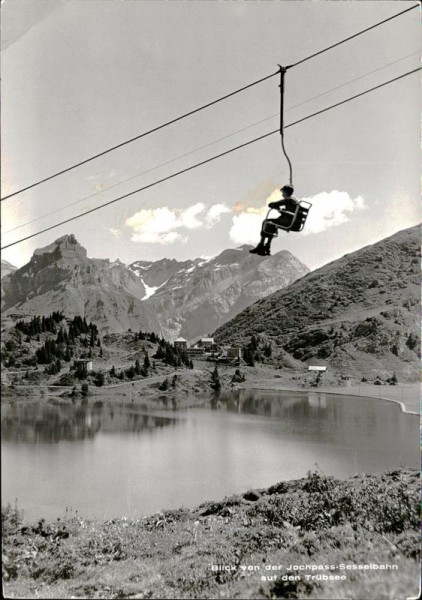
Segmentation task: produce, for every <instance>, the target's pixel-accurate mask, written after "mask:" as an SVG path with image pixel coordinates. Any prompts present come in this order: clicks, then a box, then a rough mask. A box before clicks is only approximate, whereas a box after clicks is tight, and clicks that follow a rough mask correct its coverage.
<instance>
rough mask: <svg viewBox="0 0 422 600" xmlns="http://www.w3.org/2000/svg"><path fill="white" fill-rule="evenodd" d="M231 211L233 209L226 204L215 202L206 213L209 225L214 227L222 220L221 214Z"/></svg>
mask: <svg viewBox="0 0 422 600" xmlns="http://www.w3.org/2000/svg"><path fill="white" fill-rule="evenodd" d="M229 212H231V209H230V208H229V207H228V206H226V205H225V204H213V205H212V206H211V208H209V209H208V212H207V214H206V215H205V222H206V224H207V227H212V226H213V225H215V223H218V222H219V221H220V220H221V215H224V214H225V213H229Z"/></svg>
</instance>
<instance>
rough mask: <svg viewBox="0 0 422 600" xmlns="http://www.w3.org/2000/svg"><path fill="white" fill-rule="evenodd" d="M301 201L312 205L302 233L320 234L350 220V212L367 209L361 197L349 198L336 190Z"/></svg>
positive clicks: (344, 193)
mask: <svg viewBox="0 0 422 600" xmlns="http://www.w3.org/2000/svg"><path fill="white" fill-rule="evenodd" d="M303 200H307V201H308V202H311V204H312V208H311V210H310V211H309V216H308V219H307V221H306V226H305V229H304V230H303V233H320V232H321V231H325V230H326V229H329V228H330V227H336V226H337V225H342V224H343V223H346V222H347V221H349V220H350V215H351V213H352V212H354V211H356V210H365V209H366V208H367V206H366V205H365V200H364V199H363V198H362V196H358V197H357V198H351V197H350V196H349V194H348V193H347V192H339V191H338V190H332V191H331V192H321V193H320V194H317V195H316V196H313V197H311V198H303Z"/></svg>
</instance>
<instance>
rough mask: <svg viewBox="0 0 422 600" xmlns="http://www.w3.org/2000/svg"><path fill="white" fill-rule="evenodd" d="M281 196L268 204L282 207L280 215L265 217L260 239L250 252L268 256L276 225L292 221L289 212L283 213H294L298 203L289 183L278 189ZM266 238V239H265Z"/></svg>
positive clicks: (271, 206)
mask: <svg viewBox="0 0 422 600" xmlns="http://www.w3.org/2000/svg"><path fill="white" fill-rule="evenodd" d="M280 191H281V193H282V195H283V198H282V200H279V201H278V202H270V204H269V205H268V207H269V208H277V209H282V210H281V211H280V216H279V217H278V218H277V219H266V220H265V221H264V223H266V225H265V230H266V231H264V223H263V224H262V225H263V227H262V229H261V241H260V242H259V244H258V246H257V247H256V248H254V249H253V250H249V252H250V253H251V254H259V256H270V255H271V242H272V240H273V238H274V237H275V236H276V234H277V227H276V225H279V226H280V225H281V227H289V226H290V225H291V223H292V216H291V215H289V214H283V212H284V211H286V212H290V213H294V212H295V211H296V207H297V205H298V201H297V200H296V199H295V198H293V197H292V194H293V191H294V190H293V187H292V186H291V185H285V186H283V187H282V188H281V189H280ZM265 240H267V241H265Z"/></svg>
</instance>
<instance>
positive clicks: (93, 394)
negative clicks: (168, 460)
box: [2, 378, 420, 416]
mask: <svg viewBox="0 0 422 600" xmlns="http://www.w3.org/2000/svg"><path fill="white" fill-rule="evenodd" d="M137 383H139V384H140V385H139V386H136V384H137ZM148 383H150V382H149V381H148V380H137V381H135V382H125V383H123V384H118V385H110V386H104V387H101V388H92V390H91V391H90V393H89V394H88V396H86V398H87V399H94V398H97V399H98V398H99V397H101V396H104V399H105V400H107V401H112V399H111V398H109V396H110V395H111V394H113V395H114V394H115V396H114V398H113V399H116V400H117V399H122V398H130V400H131V401H132V402H134V403H136V404H139V403H140V402H142V403H147V404H148V405H150V404H151V403H155V402H157V401H158V400H160V399H162V398H163V397H167V398H168V400H169V401H171V399H172V398H174V399H176V401H178V402H181V405H180V406H179V408H189V407H190V406H195V405H197V404H198V399H201V402H202V401H207V400H210V399H211V398H212V397H213V395H214V393H213V392H212V391H211V390H210V389H204V388H202V389H198V388H194V387H190V386H189V387H185V388H183V389H176V390H171V391H169V392H168V393H167V394H165V393H163V392H155V391H154V392H151V391H149V392H148V393H147V394H146V395H144V396H140V397H139V398H134V397H133V395H134V393H135V394H136V393H139V394H140V391H139V389H140V390H142V388H143V387H144V386H145V384H148ZM28 387H31V388H32V390H33V391H34V392H35V393H32V394H31V393H30V394H27V395H25V394H14V395H2V403H4V404H7V403H13V402H16V401H18V402H20V401H22V402H24V401H25V400H29V401H41V400H46V401H47V400H49V399H55V400H58V401H69V402H70V401H72V398H71V397H70V396H63V395H60V394H59V392H57V393H56V394H54V393H53V394H49V393H46V392H45V388H46V387H47V388H52V387H56V386H42V387H41V386H40V388H39V389H38V390H35V389H34V388H35V387H36V386H28ZM57 387H58V388H60V390H61V391H62V392H66V391H67V390H69V388H68V387H66V386H57ZM42 388H44V390H43V389H42ZM356 388H358V389H356ZM375 389H376V390H378V394H376V393H375V390H374V386H371V385H367V386H365V387H364V389H362V390H361V386H360V385H359V386H356V385H355V386H339V385H336V386H327V387H324V386H321V387H310V386H306V387H299V386H294V385H288V383H287V382H283V381H281V378H280V380H274V379H259V378H258V379H257V380H256V381H254V382H252V381H250V382H248V381H245V382H244V383H238V384H236V385H232V386H231V387H230V388H227V387H226V386H224V387H223V388H222V390H221V391H222V392H223V393H227V392H229V391H230V390H233V391H237V390H249V391H256V392H273V393H277V392H297V393H316V394H319V393H322V394H331V395H343V396H353V397H357V398H366V399H368V400H383V401H387V402H393V403H395V404H397V405H398V406H399V407H400V410H401V412H403V413H404V414H409V415H416V416H419V415H420V411H419V410H418V407H419V389H420V388H419V384H417V383H413V384H398V385H397V386H394V389H392V387H388V388H387V389H389V390H390V391H391V393H392V396H393V395H396V396H401V398H400V397H388V396H387V395H381V393H380V392H381V386H379V387H378V386H376V387H375ZM371 391H372V392H374V393H372V394H371V393H370V392H371ZM406 391H408V392H409V396H413V397H414V398H409V399H407V400H406V399H404V398H403V394H404V392H406ZM193 395H195V396H196V400H195V401H194V402H193V403H191V399H192V398H191V396H193ZM76 398H77V399H80V398H81V396H80V395H78V396H77V397H76ZM151 407H152V406H147V408H151Z"/></svg>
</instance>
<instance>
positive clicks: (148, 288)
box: [141, 278, 168, 302]
mask: <svg viewBox="0 0 422 600" xmlns="http://www.w3.org/2000/svg"><path fill="white" fill-rule="evenodd" d="M141 281H142V283H143V285H144V288H145V296H144V297H143V298H141V301H142V302H143V301H144V300H148V298H151V296H153V295H154V294H155V292H156V291H157V290H159V289H160V288H161V287H163V285H165V284H166V283H167V281H168V279H166V281H165V282H164V283H162V284H161V285H156V286H154V287H152V286H149V285H147V284H146V283H145V281H144V280H143V279H142V278H141Z"/></svg>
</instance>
